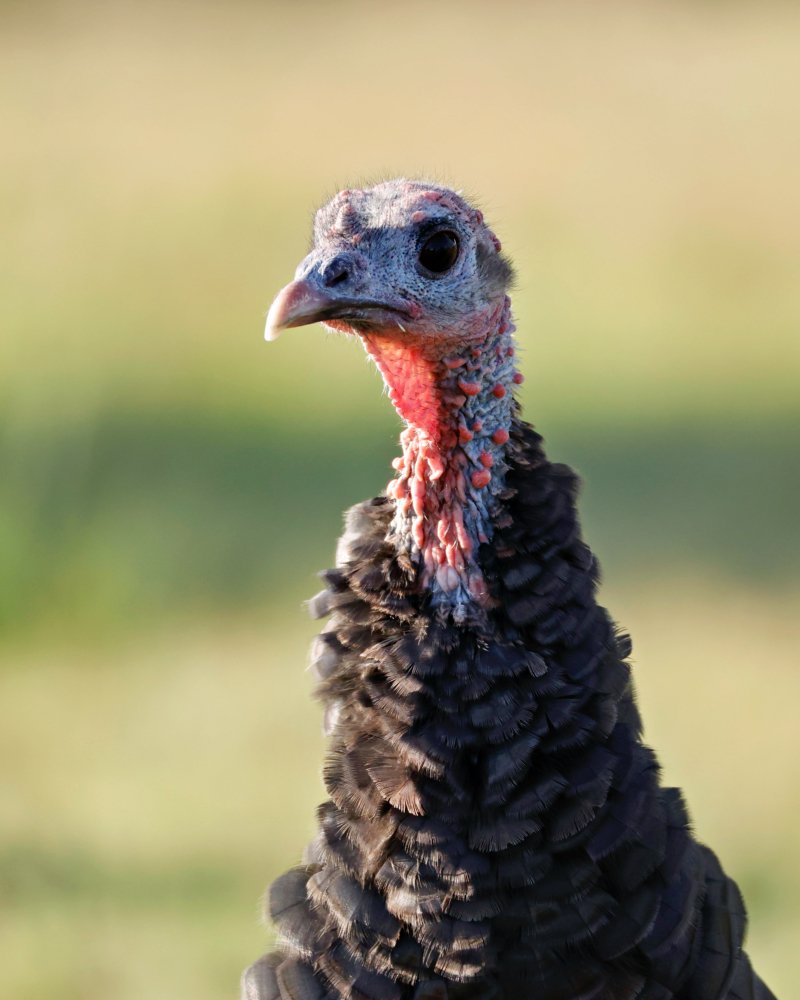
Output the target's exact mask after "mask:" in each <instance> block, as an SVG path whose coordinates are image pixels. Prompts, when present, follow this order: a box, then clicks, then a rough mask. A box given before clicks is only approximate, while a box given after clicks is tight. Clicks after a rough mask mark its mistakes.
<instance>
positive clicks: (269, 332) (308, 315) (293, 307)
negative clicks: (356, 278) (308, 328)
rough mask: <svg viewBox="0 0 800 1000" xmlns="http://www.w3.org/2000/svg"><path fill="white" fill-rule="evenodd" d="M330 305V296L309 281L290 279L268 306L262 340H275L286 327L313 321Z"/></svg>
mask: <svg viewBox="0 0 800 1000" xmlns="http://www.w3.org/2000/svg"><path fill="white" fill-rule="evenodd" d="M330 305H331V299H330V297H329V296H327V295H325V293H323V292H321V291H320V290H319V289H317V288H316V287H315V286H314V285H313V284H312V283H311V282H310V281H306V280H304V279H301V280H299V281H290V282H289V284H288V285H287V286H286V287H285V288H282V289H281V290H280V291H279V292H278V294H277V295H276V296H275V301H274V302H273V303H272V305H271V306H270V310H269V312H268V313H267V322H266V326H265V327H264V340H277V339H278V337H280V335H281V334H282V333H283V331H284V330H286V329H287V328H288V327H291V326H305V325H306V324H307V323H315V322H316V321H317V319H319V317H320V313H321V311H322V310H323V309H325V308H327V307H329V306H330Z"/></svg>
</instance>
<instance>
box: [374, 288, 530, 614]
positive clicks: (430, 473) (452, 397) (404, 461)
mask: <svg viewBox="0 0 800 1000" xmlns="http://www.w3.org/2000/svg"><path fill="white" fill-rule="evenodd" d="M510 305H511V303H510V300H509V299H508V297H507V296H503V297H502V298H500V299H499V300H497V301H496V302H495V303H493V304H492V305H491V306H490V307H489V308H488V309H487V310H486V311H485V312H484V313H482V314H481V315H479V316H477V317H475V318H474V320H473V322H472V324H471V325H470V327H465V328H464V329H461V330H455V331H452V332H449V331H447V332H444V333H442V334H440V335H431V334H427V335H413V334H397V333H394V332H393V333H391V334H388V333H386V334H384V333H380V332H379V333H369V334H366V333H365V334H362V339H363V341H364V345H365V347H366V349H367V351H368V353H369V354H370V355H371V356H372V357H373V359H374V360H375V362H376V364H377V367H378V369H379V371H380V372H381V375H382V376H383V378H384V381H385V382H386V385H387V388H388V392H389V398H390V399H391V401H392V403H393V404H394V407H395V409H396V410H397V412H398V413H399V414H400V416H401V417H402V418H403V420H404V421H405V423H406V428H405V430H404V431H403V432H402V433H401V435H400V444H401V446H402V449H403V454H402V456H401V457H399V458H396V459H395V460H394V461H393V463H392V465H393V466H394V468H395V469H396V470H397V473H398V475H397V478H396V479H393V480H392V481H391V482H390V483H389V485H388V487H387V490H386V492H387V494H388V495H389V496H391V497H393V498H394V499H395V501H396V511H395V516H394V520H393V522H392V527H391V529H390V532H389V537H390V539H392V540H393V541H394V543H395V544H396V545H397V547H398V548H399V549H404V550H406V551H408V552H409V553H410V554H411V555H412V557H413V558H414V559H415V560H416V561H417V563H418V566H419V568H420V571H421V573H422V580H421V582H422V586H423V588H425V589H427V590H429V591H430V593H431V596H432V599H433V602H434V604H435V605H436V606H437V607H438V608H439V609H441V610H442V611H444V612H445V613H450V614H452V616H453V618H454V620H455V621H456V622H458V621H459V620H465V618H466V616H467V613H468V608H469V606H470V605H472V606H474V605H476V604H477V605H478V606H480V607H484V608H485V607H487V606H488V605H489V603H490V599H489V596H488V592H487V588H486V583H485V581H484V578H483V574H482V572H481V569H480V567H479V565H478V562H477V551H478V547H479V545H480V544H481V543H484V542H487V541H488V540H489V539H490V538H491V536H492V530H493V527H492V519H493V515H494V513H495V512H496V509H497V505H498V502H499V499H498V494H499V493H501V492H502V490H503V481H504V476H505V471H506V469H507V464H506V461H505V455H506V443H507V441H508V437H509V431H510V429H511V420H512V417H513V415H514V413H515V412H516V403H515V401H514V396H513V389H514V388H515V386H516V384H518V383H519V382H521V381H522V379H521V376H519V375H518V374H517V372H516V368H515V365H514V354H515V345H514V342H513V339H512V334H513V332H514V330H515V327H514V325H513V323H512V321H511V311H510Z"/></svg>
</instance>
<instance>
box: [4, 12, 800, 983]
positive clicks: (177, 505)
mask: <svg viewBox="0 0 800 1000" xmlns="http://www.w3.org/2000/svg"><path fill="white" fill-rule="evenodd" d="M0 28H1V29H2V30H0V130H2V131H1V132H0V226H2V239H1V240H0V303H1V304H2V305H1V307H0V659H1V660H2V667H1V668H0V996H2V997H9V998H13V1000H44V998H48V1000H49V998H51V997H58V998H59V1000H61V998H64V1000H73V998H75V1000H78V998H80V1000H84V998H85V1000H95V998H97V1000H100V998H113V1000H129V998H130V1000H133V998H136V1000H143V998H147V1000H167V998H169V1000H173V998H176V1000H177V998H183V997H186V998H189V997H191V998H192V1000H206V998H209V1000H211V998H222V997H233V996H235V995H236V989H237V987H236V981H237V978H238V974H239V971H240V970H241V968H242V967H243V966H244V965H245V964H247V963H248V962H249V961H251V960H252V959H253V958H254V957H256V956H257V955H258V954H259V953H260V952H261V951H263V950H265V948H266V947H267V945H268V942H269V930H268V928H265V927H264V926H262V925H261V924H260V923H259V918H258V896H259V894H260V892H261V890H262V888H263V886H264V885H266V884H267V882H268V881H269V880H270V879H271V878H273V877H275V875H277V874H278V873H279V872H280V871H281V870H282V869H283V868H284V867H286V866H287V865H289V864H291V863H292V862H294V861H295V860H296V859H297V858H298V856H299V853H300V850H301V848H302V845H303V843H304V842H305V841H306V840H307V839H308V837H309V836H310V834H311V831H312V829H313V810H314V807H315V805H316V803H317V802H318V801H319V800H320V798H321V796H322V790H321V785H320V782H319V777H318V771H319V765H320V762H321V759H322V754H323V751H324V744H323V741H322V739H321V737H320V736H319V735H318V729H319V712H318V710H317V708H316V707H315V706H314V704H313V703H312V702H311V700H310V693H311V684H310V681H309V678H308V676H307V674H305V673H304V665H305V660H306V649H307V645H308V642H309V640H310V638H311V636H312V635H313V633H314V626H313V624H312V623H310V622H309V621H308V620H307V618H306V617H305V615H304V611H303V609H302V606H301V603H302V601H303V600H304V599H305V598H307V597H309V596H311V594H313V593H314V590H315V582H316V581H315V579H314V572H315V571H316V570H318V569H321V568H324V567H326V566H327V565H329V564H330V562H331V560H332V556H333V549H334V544H335V538H336V535H337V532H338V530H339V526H340V523H341V522H340V518H341V511H342V510H343V509H344V508H345V507H347V506H348V505H350V504H352V503H355V502H357V501H359V500H361V499H363V498H365V497H367V496H369V495H371V494H374V493H375V492H377V491H378V490H380V489H381V488H382V486H383V485H385V483H386V481H387V480H388V479H389V477H390V466H389V463H390V461H391V458H392V457H393V456H394V454H395V453H396V437H397V432H398V422H397V418H396V416H395V415H394V413H393V411H392V410H391V407H390V405H389V403H388V400H387V399H386V397H385V395H383V393H382V390H381V384H380V381H379V379H378V378H377V376H376V374H375V372H374V370H373V369H371V368H370V367H369V366H368V365H367V364H366V363H365V361H364V358H363V353H362V352H361V349H360V347H359V346H358V345H357V344H353V343H350V342H347V341H345V340H343V339H341V338H337V337H326V336H325V334H324V333H323V332H322V331H321V330H320V328H309V329H302V330H297V331H290V332H288V333H287V334H286V335H285V336H284V337H282V338H281V340H280V341H278V342H277V343H276V344H271V345H266V344H264V343H263V341H262V340H261V327H262V322H263V316H264V313H265V311H266V309H267V308H268V306H269V303H270V301H271V298H272V296H273V295H274V293H275V292H276V291H277V290H278V288H279V287H280V286H281V285H282V284H283V283H284V282H285V281H287V280H289V279H290V278H291V276H292V273H293V270H294V267H295V265H296V264H297V262H298V261H299V260H300V259H301V257H302V256H303V254H304V253H305V249H306V246H307V238H308V229H309V221H310V211H311V209H312V207H313V206H314V205H315V204H317V203H319V202H321V201H322V200H324V198H325V197H326V196H327V195H329V194H330V193H332V192H333V191H334V190H336V189H337V188H338V187H339V186H343V185H345V184H353V183H360V182H362V181H363V180H365V179H366V180H369V179H374V178H376V177H380V176H382V175H394V174H398V173H406V174H420V173H422V174H428V175H431V174H432V175H434V176H436V177H439V178H442V179H444V180H446V181H448V182H450V183H452V184H454V185H456V186H464V187H465V188H466V189H467V191H468V192H474V193H475V194H476V195H477V196H478V197H479V200H480V202H481V204H482V205H483V207H484V208H485V210H486V212H487V215H488V217H489V218H490V219H491V220H492V222H493V224H494V225H495V227H496V229H497V231H498V234H499V235H500V237H501V239H502V240H503V242H504V245H505V246H506V248H507V249H508V250H509V252H510V253H511V255H512V256H513V258H514V259H515V261H516V263H517V267H518V271H519V281H518V286H517V290H516V292H515V297H514V305H515V311H516V313H517V316H518V319H519V339H520V344H521V347H522V365H523V369H524V372H525V375H526V382H525V385H524V386H523V390H524V391H523V393H522V400H523V403H524V405H525V409H526V415H527V416H528V417H529V419H532V420H533V421H534V422H535V423H536V424H537V426H538V427H539V428H540V429H541V430H542V431H543V432H544V433H545V435H546V437H547V439H548V442H549V447H550V453H551V455H552V456H553V457H554V458H555V459H557V460H559V461H567V462H570V463H572V464H573V465H575V466H576V467H577V468H578V469H579V470H580V471H581V473H582V474H583V476H584V479H585V489H584V496H583V500H582V511H583V518H584V524H585V529H586V535H587V537H588V539H589V541H590V543H591V544H592V546H593V548H594V549H595V550H596V551H597V553H598V554H599V556H600V559H601V561H602V564H603V567H604V570H605V573H604V576H605V579H606V581H607V583H606V584H604V589H603V598H604V600H605V601H606V603H607V604H608V605H609V607H610V608H611V609H612V611H613V613H614V614H615V616H616V617H617V618H618V619H619V620H620V621H621V622H622V623H623V624H624V625H625V626H626V627H627V628H630V629H631V631H632V633H633V637H634V651H635V671H636V677H637V683H638V687H639V691H640V699H641V702H642V707H643V711H644V716H645V720H646V725H647V738H648V739H649V740H650V742H651V743H652V744H653V745H654V746H655V747H656V748H657V749H658V751H659V754H660V757H661V759H662V762H663V763H664V765H665V772H666V778H667V780H669V781H672V782H675V783H679V784H681V785H683V786H684V787H685V788H686V790H687V794H688V797H689V802H690V807H691V810H692V814H693V817H694V820H695V823H696V827H697V830H698V833H699V834H700V835H701V836H702V837H703V838H704V839H706V840H707V841H708V842H710V843H711V844H712V845H713V846H714V847H715V849H716V850H718V852H719V853H720V855H721V857H722V859H723V861H724V863H725V864H726V866H727V867H728V869H729V870H730V871H731V872H732V874H734V875H735V876H736V877H737V879H739V881H740V883H741V884H742V886H743V888H744V890H745V894H746V897H747V900H748V903H749V906H750V910H751V916H752V922H751V936H750V942H751V943H750V948H751V952H752V953H753V956H754V960H755V962H756V964H757V967H758V968H759V969H760V970H761V971H762V973H763V975H764V976H765V978H766V979H767V981H768V982H769V983H770V985H771V986H772V988H773V989H774V990H775V991H776V993H777V994H778V995H779V996H780V997H781V998H782V1000H790V998H791V997H794V996H798V995H800V994H798V992H797V982H798V980H800V968H799V967H798V962H797V948H796V941H797V936H798V932H800V904H798V897H799V896H800V862H799V861H798V857H797V850H796V844H797V836H798V834H797V830H798V823H799V822H800V725H798V722H797V718H798V714H799V713H798V709H799V708H800V671H799V670H798V666H799V663H798V652H797V650H798V648H800V623H799V621H798V611H799V610H800V570H799V569H798V566H799V565H800V516H798V507H799V506H800V505H798V496H799V495H800V462H798V452H799V451H800V398H799V394H800V196H798V188H797V163H798V161H800V110H798V102H797V100H796V96H795V95H796V94H797V93H798V89H799V88H800V13H798V10H797V8H796V6H794V5H789V4H787V5H780V4H773V3H758V4H755V3H738V2H731V3H726V4H717V3H700V2H688V0H687V2H652V3H647V4H641V3H638V2H637V3H634V2H618V0H613V2H612V0H599V2H592V3H589V2H580V0H558V2H556V0H550V2H532V3H513V2H510V0H503V2H500V3H497V4H495V5H493V6H492V7H488V6H486V5H484V4H473V3H470V2H465V3H455V2H452V3H450V2H444V3H441V4H436V5H430V4H423V3H416V2H411V3H406V4H402V5H399V4H391V3H375V2H373V3H358V2H356V3H353V4H349V5H347V6H346V7H341V6H340V5H330V4H313V3H297V4H294V5H292V6H291V7H290V6H288V5H279V4H271V3H267V2H259V3H257V2H255V0H252V2H247V0H232V2H229V3H226V4H224V5H221V4H214V3H210V2H208V3H203V2H199V0H183V2H181V0H163V2H161V3H158V4H156V3H151V2H133V0H121V2H116V3H114V4H107V3H90V2H87V3H79V2H66V0H65V2H62V3H55V2H54V3H28V4H20V3H4V4H2V5H0Z"/></svg>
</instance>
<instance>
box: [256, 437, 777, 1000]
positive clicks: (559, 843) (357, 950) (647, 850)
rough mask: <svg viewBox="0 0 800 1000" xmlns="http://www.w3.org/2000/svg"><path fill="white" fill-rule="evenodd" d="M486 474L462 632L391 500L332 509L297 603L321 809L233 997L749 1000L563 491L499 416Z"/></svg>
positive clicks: (567, 485)
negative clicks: (272, 941)
mask: <svg viewBox="0 0 800 1000" xmlns="http://www.w3.org/2000/svg"><path fill="white" fill-rule="evenodd" d="M506 460H507V463H508V471H507V473H506V477H505V486H506V497H505V499H504V500H503V502H502V504H501V505H500V507H499V508H498V511H497V514H496V516H495V525H494V534H493V536H492V538H491V540H490V541H489V542H487V543H486V544H483V545H482V546H481V549H480V551H479V554H478V559H479V563H480V565H481V567H482V569H483V572H484V576H485V579H486V580H487V584H488V587H489V591H490V594H491V596H492V599H493V600H492V606H491V609H490V611H489V613H488V614H487V616H486V618H485V621H484V624H483V626H482V627H480V628H478V627H476V626H475V625H474V624H472V625H470V627H469V628H466V627H460V626H457V625H455V624H454V623H453V622H452V621H450V622H448V621H443V620H442V618H441V616H440V615H437V614H436V611H435V609H434V608H433V607H432V606H431V602H430V598H429V595H428V594H427V593H426V592H425V590H424V589H423V588H421V587H420V585H419V579H418V577H417V575H416V574H415V573H414V572H413V571H410V567H409V565H408V564H404V562H403V560H402V558H401V555H399V554H398V552H397V550H396V548H395V547H393V546H392V544H391V543H390V541H389V540H387V539H388V536H389V532H390V527H391V523H392V518H393V516H394V506H395V502H394V500H393V499H392V498H389V497H387V496H380V497H377V498H375V499H374V500H372V501H369V502H367V503H365V504H360V505H359V506H357V507H355V508H353V510H352V511H350V512H349V514H348V516H347V523H346V530H345V533H344V535H343V536H342V539H341V541H340V543H339V548H338V560H337V563H338V565H337V568H336V569H335V570H333V571H330V572H328V573H325V574H323V579H324V581H325V585H326V586H325V589H324V590H323V591H322V592H321V594H319V595H318V596H317V597H316V598H314V599H313V601H312V602H311V604H310V610H311V612H312V614H314V615H315V616H317V617H328V623H327V625H326V627H325V631H324V632H322V633H321V635H320V636H319V637H318V638H317V640H316V641H315V643H314V645H313V649H312V668H313V670H314V674H315V676H316V678H317V680H318V681H319V696H320V698H321V699H322V701H323V703H324V705H325V706H326V708H327V709H328V713H329V715H330V716H331V718H334V721H332V722H330V723H329V724H330V734H331V746H330V752H329V756H328V760H327V763H326V766H325V772H324V778H325V784H326V787H327V790H328V793H329V795H330V799H329V801H328V802H326V803H325V804H324V805H323V806H322V807H321V809H320V816H319V818H320V829H319V833H318V835H317V837H316V838H315V840H314V841H313V842H312V843H311V845H310V846H309V847H308V849H307V851H306V856H305V863H304V866H303V867H302V868H298V869H295V870H293V871H291V872H289V873H287V874H286V875H284V876H282V877H281V878H280V879H278V881H277V882H275V883H274V884H273V886H272V889H271V891H270V894H269V905H270V913H271V916H272V919H273V920H274V921H275V923H276V924H277V926H278V930H279V937H278V951H277V952H275V953H273V954H271V955H268V956H265V957H264V958H262V959H260V960H259V961H258V962H257V963H256V964H255V965H253V966H251V968H250V969H249V970H247V972H246V973H245V976H244V978H243V987H242V989H243V993H242V995H243V997H245V998H246V1000H279V998H280V1000H328V998H330V1000H338V998H345V1000H411V998H413V1000H484V998H485V1000H490V998H491V1000H532V998H534V997H535V998H536V1000H579V998H580V1000H634V998H635V1000H670V998H673V1000H769V998H771V997H772V994H771V993H770V991H769V990H768V989H767V987H766V986H765V985H764V984H763V983H762V982H761V980H759V979H758V977H757V976H756V975H755V974H754V973H753V971H752V969H751V967H750V963H749V961H748V958H747V955H746V954H745V952H744V951H743V950H742V942H743V938H744V932H745V922H746V919H745V913H744V907H743V905H742V901H741V897H740V895H739V892H738V890H737V889H736V886H735V885H734V883H733V882H732V881H731V880H730V879H728V878H727V877H726V876H725V875H724V873H723V872H722V870H721V868H720V865H719V862H718V861H717V859H716V857H715V856H714V855H713V853H712V852H711V851H710V850H709V849H708V848H706V847H704V846H702V845H700V844H698V843H697V842H696V841H695V840H694V838H693V837H692V834H691V831H690V828H689V823H688V819H687V814H686V810H685V807H684V804H683V800H682V797H681V795H680V792H679V791H678V790H677V789H672V788H664V787H662V786H661V784H660V782H659V768H658V764H657V762H656V760H655V757H654V755H653V753H652V752H651V751H650V750H649V749H648V748H647V747H646V746H645V745H644V744H643V743H642V741H641V723H640V719H639V714H638V711H637V709H636V704H635V699H634V694H633V689H632V685H631V679H630V670H629V667H628V665H627V663H626V657H627V656H628V654H629V652H630V643H629V641H628V639H627V637H625V636H622V635H621V634H620V633H619V631H618V630H617V629H616V627H615V625H614V624H613V622H612V621H611V620H610V618H609V616H608V614H607V613H606V612H605V610H603V609H602V608H600V607H599V606H598V605H597V603H596V601H595V587H596V582H597V573H598V570H597V565H596V562H595V560H594V559H593V557H592V555H591V553H590V552H589V550H588V548H587V547H586V545H585V543H584V542H583V541H582V539H581V535H580V530H579V527H578V522H577V515H576V512H575V500H576V495H577V489H578V481H577V478H576V476H575V475H574V473H572V472H571V471H570V470H569V469H567V468H565V467H564V466H559V465H553V464H550V463H549V462H548V461H547V459H546V458H545V455H544V452H543V450H542V445H541V439H540V438H539V436H538V435H537V434H536V433H535V432H534V431H533V430H532V428H530V427H529V426H528V425H526V424H524V423H522V422H521V421H519V420H518V419H516V418H515V421H514V424H513V430H512V435H511V441H510V442H509V448H508V451H507V459H506ZM411 568H412V569H413V567H411ZM331 709H335V711H334V712H331Z"/></svg>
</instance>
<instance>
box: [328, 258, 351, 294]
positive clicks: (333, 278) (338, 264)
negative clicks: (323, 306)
mask: <svg viewBox="0 0 800 1000" xmlns="http://www.w3.org/2000/svg"><path fill="white" fill-rule="evenodd" d="M349 277H350V269H349V268H348V266H347V264H346V263H345V261H343V260H332V261H331V262H330V264H329V265H328V266H327V267H326V268H325V272H324V274H323V275H322V279H323V281H324V282H325V287H326V288H333V286H334V285H341V283H342V282H343V281H347V279H348V278H349Z"/></svg>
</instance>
